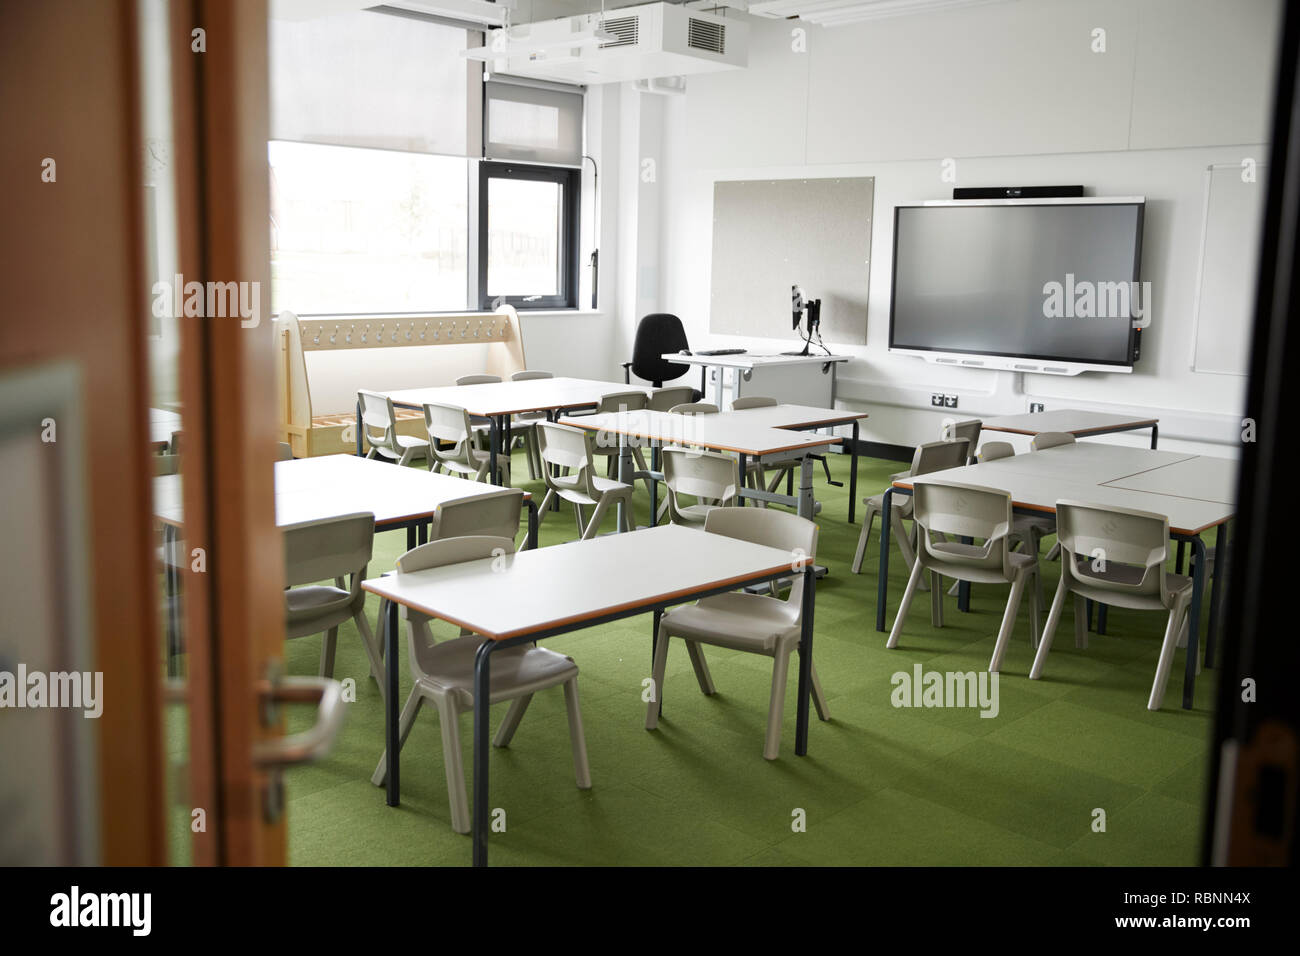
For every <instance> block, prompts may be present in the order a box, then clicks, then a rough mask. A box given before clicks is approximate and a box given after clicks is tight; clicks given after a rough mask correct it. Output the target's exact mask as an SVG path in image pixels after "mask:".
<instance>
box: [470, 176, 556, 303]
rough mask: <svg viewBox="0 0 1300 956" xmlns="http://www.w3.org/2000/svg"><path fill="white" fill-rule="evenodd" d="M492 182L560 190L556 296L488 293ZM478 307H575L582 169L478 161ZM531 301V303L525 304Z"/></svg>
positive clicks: (476, 200)
mask: <svg viewBox="0 0 1300 956" xmlns="http://www.w3.org/2000/svg"><path fill="white" fill-rule="evenodd" d="M491 179H514V180H522V181H526V182H546V183H555V184H556V185H558V186H559V187H560V216H561V223H560V243H559V254H560V274H559V276H558V279H559V287H560V292H559V294H558V295H543V296H539V297H538V298H535V299H534V298H531V296H530V295H527V294H526V295H507V296H491V295H489V294H488V205H489V199H490V195H489V189H490V187H489V185H488V181H489V180H491ZM474 201H475V202H476V203H477V206H478V237H477V251H478V256H477V258H478V263H477V265H478V270H477V272H478V304H479V308H480V309H482V310H484V311H490V310H491V309H492V303H493V302H494V301H496V300H497V299H498V298H500V299H501V300H502V301H504V302H506V303H507V304H509V305H512V306H514V307H515V309H517V310H519V311H521V312H522V311H544V310H547V309H576V308H577V307H578V260H579V258H580V250H579V242H580V240H581V232H582V229H581V223H582V220H581V218H580V214H581V202H582V170H581V169H580V168H577V167H572V166H544V165H539V164H533V163H510V162H500V161H494V160H488V159H483V160H479V164H478V195H477V197H475V200H474ZM525 299H530V301H527V302H526V301H524V300H525Z"/></svg>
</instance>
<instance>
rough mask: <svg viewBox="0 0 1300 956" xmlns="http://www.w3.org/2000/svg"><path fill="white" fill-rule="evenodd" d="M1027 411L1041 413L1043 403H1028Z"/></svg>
mask: <svg viewBox="0 0 1300 956" xmlns="http://www.w3.org/2000/svg"><path fill="white" fill-rule="evenodd" d="M1029 411H1030V412H1041V411H1043V403H1042V402H1030V403H1029Z"/></svg>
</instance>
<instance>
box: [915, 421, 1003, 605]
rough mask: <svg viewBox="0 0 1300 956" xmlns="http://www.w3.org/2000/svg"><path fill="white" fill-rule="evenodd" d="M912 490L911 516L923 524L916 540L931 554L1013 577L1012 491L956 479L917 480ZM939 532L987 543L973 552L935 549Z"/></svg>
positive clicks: (935, 557)
mask: <svg viewBox="0 0 1300 956" xmlns="http://www.w3.org/2000/svg"><path fill="white" fill-rule="evenodd" d="M954 444H955V443H954ZM912 494H913V499H912V518H913V520H914V521H915V522H916V523H917V524H918V525H919V526H920V532H919V533H918V535H917V540H918V542H919V544H920V546H921V547H922V548H924V549H925V552H926V554H927V555H928V556H929V557H931V558H933V559H934V560H936V561H940V562H943V563H945V564H957V565H965V566H966V567H971V568H984V569H989V570H998V571H1001V572H1002V573H1004V574H1005V575H1006V576H1007V578H1008V580H1010V577H1011V549H1010V548H1009V547H1008V546H1007V535H1008V534H1009V533H1010V531H1011V493H1010V492H1007V491H1001V490H999V489H997V488H982V487H980V486H978V485H963V484H957V483H955V482H950V483H945V484H938V483H930V482H918V483H917V484H916V485H914V486H913V489H912ZM936 533H937V534H943V535H947V536H948V537H969V538H977V539H978V538H983V539H984V545H983V546H982V547H981V548H979V549H978V550H977V551H976V552H975V553H971V554H959V553H954V552H953V551H948V550H942V549H936V548H935V547H934V542H932V541H931V538H930V535H931V534H936Z"/></svg>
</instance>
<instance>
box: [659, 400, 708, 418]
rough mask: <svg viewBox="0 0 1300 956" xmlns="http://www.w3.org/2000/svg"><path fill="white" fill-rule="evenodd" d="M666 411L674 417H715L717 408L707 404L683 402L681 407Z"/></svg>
mask: <svg viewBox="0 0 1300 956" xmlns="http://www.w3.org/2000/svg"><path fill="white" fill-rule="evenodd" d="M668 411H670V412H672V413H673V414H674V415H716V414H718V406H717V405H710V404H709V403H708V402H684V403H682V404H681V405H674V406H673V407H672V408H670V409H668Z"/></svg>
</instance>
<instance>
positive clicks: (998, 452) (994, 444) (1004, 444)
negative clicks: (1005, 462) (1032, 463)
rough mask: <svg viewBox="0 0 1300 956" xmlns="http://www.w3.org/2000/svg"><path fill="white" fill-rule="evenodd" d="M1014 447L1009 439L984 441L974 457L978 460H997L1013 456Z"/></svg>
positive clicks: (1014, 452)
mask: <svg viewBox="0 0 1300 956" xmlns="http://www.w3.org/2000/svg"><path fill="white" fill-rule="evenodd" d="M1015 455H1016V448H1015V446H1014V445H1012V444H1011V442H1009V441H986V442H985V443H984V444H983V446H982V447H981V448H980V453H979V455H977V456H976V457H977V458H978V459H979V460H980V461H997V460H998V459H999V458H1014V457H1015Z"/></svg>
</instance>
